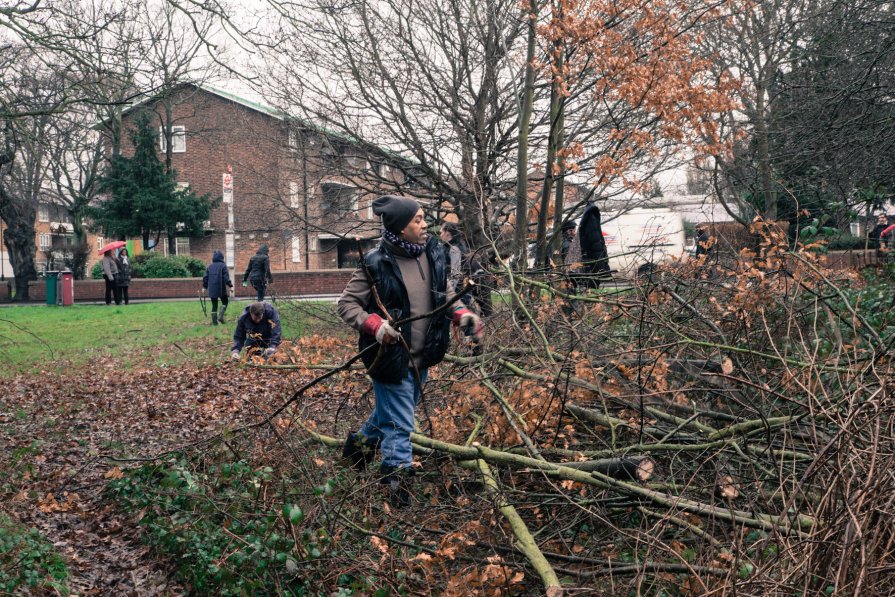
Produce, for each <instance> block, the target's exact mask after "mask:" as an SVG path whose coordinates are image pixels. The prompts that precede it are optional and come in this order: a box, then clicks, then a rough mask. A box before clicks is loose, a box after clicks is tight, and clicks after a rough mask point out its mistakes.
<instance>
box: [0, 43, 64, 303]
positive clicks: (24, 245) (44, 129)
mask: <svg viewBox="0 0 895 597" xmlns="http://www.w3.org/2000/svg"><path fill="white" fill-rule="evenodd" d="M7 56H11V57H12V58H11V60H10V61H9V62H7V67H8V68H7V69H5V70H4V74H5V79H6V82H7V87H6V89H5V91H7V92H8V93H9V92H11V93H13V95H8V94H4V96H3V97H2V98H0V106H3V108H4V111H7V112H11V111H12V110H16V111H19V112H28V113H31V114H32V116H30V117H28V118H15V119H13V118H9V117H8V118H6V119H5V120H4V121H3V149H2V153H0V218H2V219H3V221H4V222H5V223H6V226H7V230H6V232H5V233H4V235H3V242H4V244H5V245H6V248H7V250H8V251H9V257H10V263H11V264H12V267H13V272H14V273H15V284H16V296H15V298H16V300H26V299H28V298H29V293H28V282H29V281H31V280H34V279H36V278H37V270H36V267H35V262H34V257H35V252H36V247H35V243H34V221H35V217H36V215H37V206H38V202H39V199H40V197H41V195H42V193H43V191H44V190H45V188H46V186H47V180H48V173H49V171H48V161H49V160H48V155H47V145H46V143H45V141H46V139H47V136H48V131H49V128H50V122H51V120H52V118H53V117H52V114H53V112H54V111H55V110H57V109H58V106H59V102H60V101H61V99H62V97H63V94H64V91H63V89H64V88H63V86H61V85H59V84H58V81H56V80H54V77H53V75H52V74H47V73H43V74H42V73H41V72H40V69H39V67H38V66H36V65H35V64H34V63H33V62H29V61H28V58H27V54H25V53H24V52H10V53H9V54H7ZM25 64H27V65H29V67H30V68H22V66H23V65H25ZM13 66H14V67H15V70H13V69H12V67H13Z"/></svg>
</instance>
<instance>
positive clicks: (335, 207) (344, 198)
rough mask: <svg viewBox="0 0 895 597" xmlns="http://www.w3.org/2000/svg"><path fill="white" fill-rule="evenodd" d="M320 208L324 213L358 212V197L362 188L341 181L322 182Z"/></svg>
mask: <svg viewBox="0 0 895 597" xmlns="http://www.w3.org/2000/svg"><path fill="white" fill-rule="evenodd" d="M320 194H321V201H320V210H321V211H322V212H323V215H326V214H329V213H333V212H336V213H338V212H345V211H349V210H350V211H353V212H355V213H357V197H358V195H359V194H360V190H359V189H358V188H357V187H353V186H351V185H347V184H342V183H340V182H323V183H320Z"/></svg>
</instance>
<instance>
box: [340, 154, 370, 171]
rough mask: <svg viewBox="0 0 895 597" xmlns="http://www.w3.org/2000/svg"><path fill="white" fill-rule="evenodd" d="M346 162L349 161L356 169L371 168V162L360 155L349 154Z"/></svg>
mask: <svg viewBox="0 0 895 597" xmlns="http://www.w3.org/2000/svg"><path fill="white" fill-rule="evenodd" d="M345 162H347V164H348V166H349V167H350V168H352V169H354V170H356V171H363V170H368V169H369V168H370V162H368V161H367V160H366V159H364V158H362V157H361V156H359V155H350V156H347V157H346V158H345Z"/></svg>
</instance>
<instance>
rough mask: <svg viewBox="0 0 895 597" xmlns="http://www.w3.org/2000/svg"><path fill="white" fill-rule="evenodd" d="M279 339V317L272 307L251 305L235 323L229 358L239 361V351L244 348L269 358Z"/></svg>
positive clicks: (264, 304) (263, 304)
mask: <svg viewBox="0 0 895 597" xmlns="http://www.w3.org/2000/svg"><path fill="white" fill-rule="evenodd" d="M281 337H282V329H281V328H280V316H279V314H278V313H277V310H276V309H274V307H273V305H270V304H268V303H252V304H251V305H249V306H248V307H246V308H245V310H244V311H243V312H242V315H240V316H239V319H238V320H237V322H236V331H235V332H233V348H231V349H230V356H231V357H232V358H233V359H239V351H241V350H242V349H243V348H246V349H248V350H252V349H255V350H260V351H262V353H261V354H262V356H265V357H269V356H270V355H272V354H273V353H275V352H276V351H277V347H278V346H279V345H280V340H281Z"/></svg>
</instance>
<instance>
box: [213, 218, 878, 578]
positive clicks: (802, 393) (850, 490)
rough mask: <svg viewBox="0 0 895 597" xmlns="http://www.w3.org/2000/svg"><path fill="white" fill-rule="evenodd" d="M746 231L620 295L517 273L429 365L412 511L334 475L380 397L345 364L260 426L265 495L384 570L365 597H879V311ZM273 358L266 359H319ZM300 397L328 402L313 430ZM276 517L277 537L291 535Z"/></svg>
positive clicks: (780, 245)
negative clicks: (469, 332)
mask: <svg viewBox="0 0 895 597" xmlns="http://www.w3.org/2000/svg"><path fill="white" fill-rule="evenodd" d="M759 232H760V233H761V235H762V239H763V240H762V243H761V245H760V246H759V249H758V250H757V251H755V252H751V253H750V252H744V253H743V254H742V255H741V258H740V260H739V261H738V262H736V263H735V264H733V266H731V264H730V263H726V264H724V265H723V266H722V264H719V263H712V262H711V261H705V260H704V259H705V258H703V259H701V260H697V261H691V262H690V263H685V264H678V265H676V266H672V267H667V268H665V269H663V270H661V271H660V272H657V273H655V274H654V275H653V276H651V277H650V279H648V280H643V281H641V282H639V283H638V284H636V285H635V286H634V287H633V288H631V289H628V290H624V291H603V292H590V293H585V294H575V293H574V290H573V289H572V288H571V287H570V286H568V285H566V283H565V281H564V279H563V277H562V276H561V275H560V274H555V275H554V276H553V277H547V276H545V277H542V278H539V279H525V278H524V277H519V276H518V275H517V276H515V277H514V276H512V275H509V272H508V276H507V277H508V279H509V293H510V296H511V297H512V299H513V304H512V306H511V307H508V308H507V309H504V310H499V311H498V312H497V313H496V314H495V315H494V316H493V317H492V318H490V319H489V321H488V322H487V329H488V334H487V336H486V339H485V340H484V342H483V343H482V344H481V345H479V346H476V347H474V350H473V349H472V347H470V346H465V345H462V344H461V345H460V346H459V348H458V349H457V350H456V351H455V352H454V353H453V354H451V355H450V356H449V357H448V359H447V360H446V362H445V363H444V364H442V365H440V366H438V367H436V368H434V369H433V370H431V371H430V381H429V383H428V384H427V386H426V392H425V397H424V399H423V403H422V405H421V408H420V409H419V410H418V413H417V414H418V418H419V421H420V429H419V433H417V434H414V435H413V437H412V441H413V444H414V448H415V451H416V452H417V455H418V456H417V463H416V464H417V465H418V474H417V481H416V483H415V495H414V498H415V500H414V503H413V504H412V505H411V506H410V507H409V508H407V509H405V510H401V511H397V512H396V511H393V510H391V509H390V508H389V507H388V505H387V504H385V503H384V501H383V500H382V496H381V494H380V492H378V490H377V484H376V481H377V473H376V471H375V470H373V469H371V470H370V471H368V472H367V473H361V474H357V473H355V472H354V471H353V470H350V469H345V468H341V467H339V466H336V465H333V464H332V462H333V460H334V459H335V456H336V454H335V452H334V450H338V449H339V448H340V447H341V442H342V438H344V435H345V432H346V431H347V430H349V429H355V428H356V425H357V424H358V423H359V422H360V421H361V420H362V418H363V417H364V416H365V415H366V414H367V412H369V411H368V409H369V408H370V406H371V402H372V397H371V395H370V394H369V392H365V388H366V386H365V384H364V383H363V377H362V376H363V372H362V370H359V369H358V368H357V365H356V364H355V365H351V366H342V367H341V368H340V370H339V371H338V372H337V373H333V372H332V371H326V372H325V373H324V374H323V375H322V376H320V377H319V378H318V379H317V380H313V381H309V382H308V384H306V386H304V387H302V388H298V389H297V390H296V392H295V393H294V394H293V396H292V398H291V399H290V400H289V404H288V407H287V408H280V409H276V411H269V412H268V414H267V415H264V416H262V417H261V420H260V422H259V423H257V424H256V425H254V426H253V427H251V431H252V432H253V434H254V437H255V438H256V439H255V440H253V441H257V439H258V438H261V437H263V441H264V442H265V444H266V445H268V446H269V447H267V448H264V451H265V453H266V454H268V455H270V458H271V460H275V461H276V462H275V465H274V466H273V468H272V473H271V474H273V475H274V477H273V480H272V481H270V487H271V490H273V488H274V487H279V488H280V489H279V490H280V491H282V492H283V493H282V500H281V501H286V500H288V501H289V503H294V504H295V505H296V507H300V508H301V509H302V511H303V512H304V513H305V514H304V515H303V518H302V524H303V525H309V526H307V528H306V530H307V529H317V530H318V531H315V532H319V529H325V535H326V537H327V544H326V546H325V551H322V552H318V553H322V557H324V558H327V557H329V558H333V561H336V560H338V561H340V562H342V564H341V565H345V562H346V558H348V560H347V561H350V563H351V567H352V578H365V579H367V581H365V582H368V581H369V579H371V578H376V579H379V580H378V581H377V582H376V583H372V586H371V584H370V583H369V582H368V584H366V585H364V587H365V588H364V590H367V589H373V588H377V587H387V586H390V587H393V588H395V589H398V590H406V591H409V592H414V593H415V592H426V591H430V592H434V593H439V594H461V593H462V594H481V595H503V594H543V593H544V592H547V593H554V594H558V593H559V592H561V591H567V592H573V591H574V590H575V589H581V590H585V591H587V592H589V593H600V592H603V594H607V595H616V594H624V593H626V592H627V591H628V590H630V589H636V590H639V591H646V592H651V593H656V592H658V591H664V592H665V593H666V594H705V593H710V592H717V593H719V594H722V593H724V592H725V591H726V590H728V589H730V588H732V587H733V586H734V585H736V587H737V590H738V591H741V592H743V593H745V594H756V595H757V594H762V595H766V594H797V593H801V594H820V593H826V594H840V593H841V594H845V593H850V594H880V593H884V592H886V591H887V590H888V587H890V586H891V584H892V581H893V575H892V571H893V569H895V561H893V556H892V553H893V552H892V543H893V539H895V537H893V531H892V525H891V524H890V523H889V522H890V521H889V520H888V519H887V517H888V516H889V514H888V513H889V512H891V500H892V496H893V495H895V478H893V474H892V471H893V470H895V466H893V465H895V462H893V451H892V449H891V446H892V439H893V432H892V426H893V423H895V411H893V402H892V397H891V383H890V382H889V381H888V379H889V377H890V374H891V371H890V367H891V357H890V355H889V347H890V346H891V343H892V335H891V332H892V330H893V324H895V322H893V321H892V320H893V318H895V316H890V315H889V310H888V308H884V305H885V306H886V307H887V306H889V304H890V302H891V300H892V299H891V297H890V296H888V294H886V293H884V294H880V293H879V291H878V288H879V287H878V286H873V285H871V286H865V281H864V280H862V279H861V278H859V277H858V276H857V275H855V274H850V275H842V274H840V275H839V277H835V276H834V275H833V273H832V272H830V271H827V270H825V269H824V268H823V267H821V266H820V265H819V264H818V263H817V262H816V260H815V259H814V258H813V257H812V254H810V253H804V252H796V253H792V252H788V251H787V250H786V246H785V243H784V241H783V239H780V238H777V237H775V236H774V233H773V231H771V230H759ZM883 288H885V286H883ZM296 350H298V349H296ZM282 352H283V353H284V354H283V355H281V356H280V357H279V358H280V359H281V364H279V365H277V364H273V365H266V366H271V367H274V368H275V367H278V366H283V367H292V368H294V367H300V368H306V369H307V370H308V373H309V376H308V377H309V378H310V377H313V376H314V375H318V374H320V371H319V369H320V368H325V367H326V366H327V364H326V363H324V361H325V355H323V354H317V355H316V356H315V357H314V359H313V363H312V364H311V365H310V366H309V360H308V359H303V358H302V357H301V355H300V354H298V353H296V354H289V351H282ZM289 363H297V364H291V365H290V364H289ZM329 365H332V366H334V367H335V366H336V365H339V364H338V363H329ZM342 365H347V358H346V361H345V362H343V364H342ZM314 367H316V368H317V369H315V368H314ZM346 384H347V385H346ZM315 386H317V387H316V388H315V395H318V396H319V392H320V391H321V388H323V387H325V388H328V390H327V391H330V392H332V393H333V395H337V396H342V398H341V399H340V400H339V401H338V406H337V407H332V405H331V407H330V408H329V410H328V416H326V417H320V415H319V411H317V410H316V408H315V404H316V405H319V402H315V401H311V400H309V399H307V396H306V395H305V394H306V390H307V389H308V388H311V387H315ZM346 387H349V388H351V391H347V392H346V391H344V389H345V388H346ZM333 410H335V411H336V412H333ZM230 441H232V440H230ZM314 443H316V444H317V445H318V448H317V449H316V450H323V451H322V452H320V451H315V450H314V449H311V446H313V444H314ZM256 446H257V443H256ZM324 446H326V447H324ZM236 451H237V452H238V451H240V450H239V448H237V449H236ZM274 454H276V455H277V456H276V457H275V458H274V457H273V456H272V455H274ZM277 475H281V478H282V479H287V478H288V479H289V483H286V482H282V483H279V484H277V481H276V479H277ZM297 479H305V480H306V482H305V485H306V486H307V487H313V488H315V489H314V491H313V492H311V491H308V492H305V493H302V492H301V491H300V490H295V487H296V485H295V483H296V480H297ZM290 488H291V489H290ZM321 488H322V489H321ZM259 491H260V490H259ZM295 491H298V495H297V494H296V493H295ZM273 495H275V494H274V493H272V492H271V493H268V492H266V491H265V492H264V496H263V497H260V495H259V497H258V498H256V499H258V500H262V501H264V500H271V499H273V498H272V497H271V496H273ZM273 501H274V502H276V500H273ZM284 505H286V504H284ZM222 507H223V506H221V507H217V506H216V509H217V510H218V511H220V510H221V508H222ZM265 509H266V510H269V511H271V512H277V511H278V510H277V509H276V507H274V505H273V504H267V505H266V506H265ZM229 511H230V512H233V511H234V509H233V508H230V509H229ZM309 512H313V513H314V514H313V516H312V515H309V514H308V513H309ZM231 516H236V517H238V516H239V515H238V514H231ZM246 516H249V514H246ZM287 519H288V514H283V515H282V518H281V520H280V521H279V522H277V523H276V524H283V525H285V526H284V527H283V528H281V529H280V530H279V531H278V532H279V535H278V536H280V537H282V536H283V531H284V530H288V531H289V532H290V533H292V534H296V533H297V532H298V525H297V523H296V522H295V521H292V522H290V523H289V524H287V522H288V520H287ZM272 524H273V523H272ZM271 532H274V531H271ZM296 536H298V535H296ZM296 545H297V543H296ZM296 549H298V548H296ZM320 549H321V550H323V548H322V547H321V548H320ZM299 551H300V550H299ZM302 555H303V556H304V557H305V558H307V554H305V553H304V552H302ZM284 557H286V556H284ZM288 558H289V560H290V561H293V556H292V555H290V556H288ZM294 559H295V560H297V559H298V557H297V556H295V558H294ZM315 565H317V566H319V565H320V564H319V561H317V563H316V564H315ZM318 574H319V570H318ZM340 578H341V577H340ZM333 582H335V581H333ZM377 583H378V584H377Z"/></svg>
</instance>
